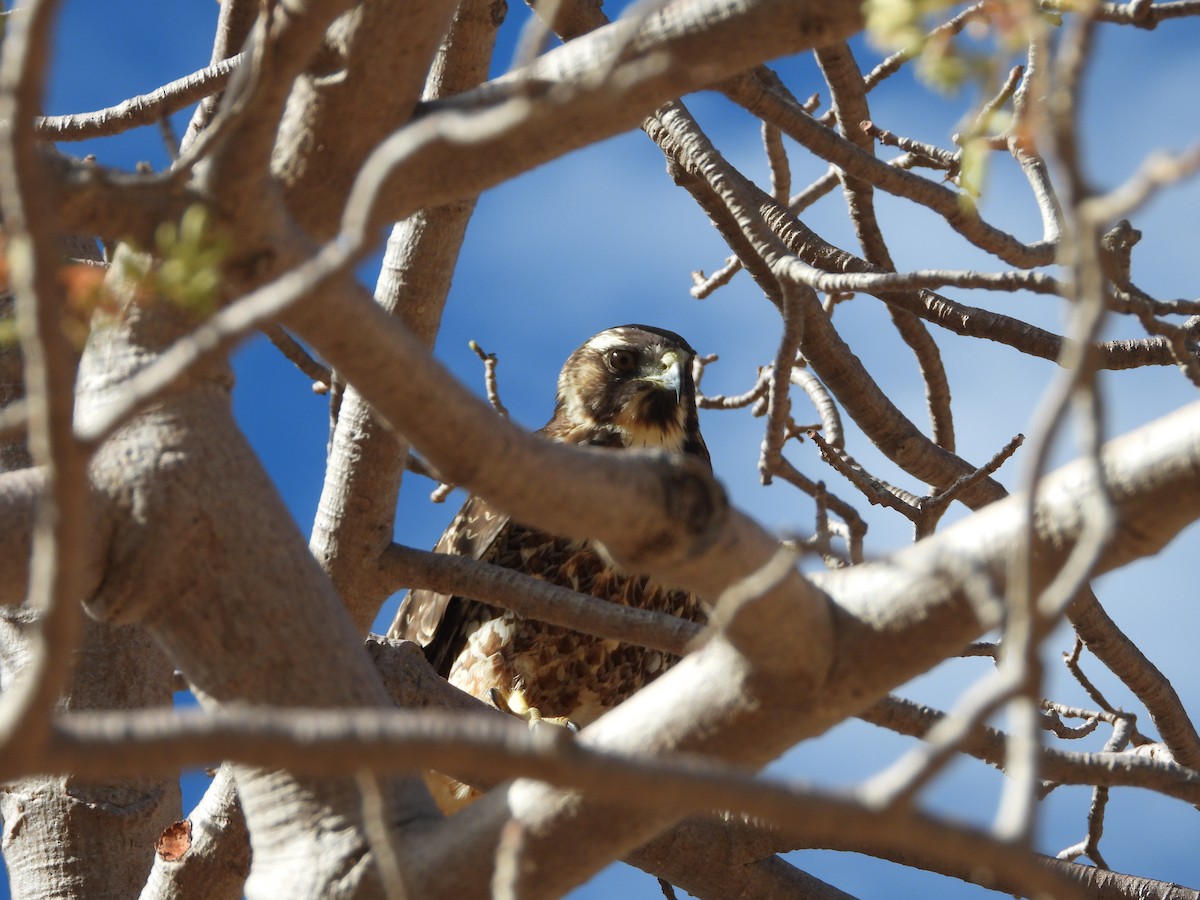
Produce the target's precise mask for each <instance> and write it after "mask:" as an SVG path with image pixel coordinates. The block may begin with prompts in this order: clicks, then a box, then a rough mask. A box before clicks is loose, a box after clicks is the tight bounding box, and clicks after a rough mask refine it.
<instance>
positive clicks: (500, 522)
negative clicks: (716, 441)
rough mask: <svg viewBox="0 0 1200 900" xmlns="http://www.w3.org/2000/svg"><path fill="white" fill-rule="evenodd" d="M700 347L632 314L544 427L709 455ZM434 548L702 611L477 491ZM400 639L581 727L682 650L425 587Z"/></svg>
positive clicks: (577, 368)
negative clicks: (633, 319)
mask: <svg viewBox="0 0 1200 900" xmlns="http://www.w3.org/2000/svg"><path fill="white" fill-rule="evenodd" d="M695 355H696V352H695V351H694V350H693V349H692V348H691V346H689V345H688V343H687V341H685V340H684V339H683V338H681V337H680V336H679V335H677V334H675V333H674V332H671V331H664V330H662V329H659V328H652V327H650V326H648V325H623V326H620V327H617V328H609V329H608V330H606V331H602V332H600V333H599V334H597V335H596V336H595V337H593V338H591V339H590V340H589V341H587V342H586V343H585V344H584V345H583V346H581V347H580V348H579V349H577V350H576V351H575V352H574V353H572V354H571V356H570V357H569V358H568V359H567V361H566V363H565V364H564V366H563V369H562V373H561V374H560V375H559V378H558V398H557V402H556V403H555V407H554V415H553V417H552V418H551V419H550V421H549V422H548V423H547V424H546V426H545V427H544V428H542V430H541V433H542V434H544V435H545V436H546V437H548V438H549V439H550V440H554V441H561V442H562V443H567V444H579V445H587V446H593V447H612V448H618V449H619V448H626V447H652V448H661V449H665V450H667V451H669V452H672V453H686V454H689V455H692V456H695V457H697V458H699V459H701V460H703V461H704V463H705V464H706V465H710V462H709V456H708V448H707V447H706V446H705V444H704V438H703V437H702V436H701V435H700V424H699V420H698V418H697V415H696V387H695V383H694V382H693V380H692V360H693V359H694V358H695ZM435 550H436V551H437V552H439V553H450V554H454V555H458V556H467V557H471V558H474V559H480V560H484V561H486V562H490V563H495V564H496V565H500V566H504V567H506V568H510V569H516V570H517V571H520V572H524V573H525V574H527V575H532V576H534V577H535V578H541V579H544V580H546V581H549V582H552V583H554V584H558V585H562V586H564V587H569V588H571V589H573V590H576V591H580V592H582V593H585V594H591V595H592V596H594V597H599V598H601V599H603V600H609V601H612V602H614V603H622V604H626V605H628V606H636V607H640V608H643V609H651V610H656V611H659V612H665V613H669V614H671V615H674V616H681V617H683V618H687V619H693V620H703V618H704V612H703V609H702V607H701V605H700V602H699V600H698V599H697V598H696V597H695V596H693V595H690V594H687V593H684V592H681V591H676V590H669V589H666V588H662V587H659V586H658V585H655V584H653V583H651V582H649V581H647V579H646V578H644V577H641V576H631V575H627V574H624V573H622V572H620V571H618V570H616V569H615V568H614V567H613V566H612V565H611V564H610V563H608V562H607V561H606V560H605V559H604V558H603V557H602V556H601V555H600V554H599V553H597V552H596V551H595V550H594V549H592V548H591V547H590V546H589V544H588V542H587V541H572V540H567V539H564V538H558V537H555V536H553V535H550V534H546V533H544V532H541V531H538V530H536V529H533V528H528V527H525V526H522V525H520V524H518V523H516V522H512V521H510V520H509V519H508V517H507V516H505V515H504V514H503V513H501V512H499V511H498V510H496V509H494V508H492V507H491V506H489V505H488V503H487V502H486V501H484V500H482V499H481V498H479V497H470V498H469V499H468V500H467V502H466V503H465V504H464V505H463V507H462V509H461V510H460V511H459V513H458V515H457V516H456V517H455V519H454V521H453V522H452V523H451V524H450V527H449V528H447V529H446V532H445V534H443V535H442V538H441V540H440V541H438V544H437V547H436V548H435ZM389 636H390V637H394V638H403V639H407V640H414V641H417V642H418V643H420V644H421V645H422V646H424V648H425V654H426V656H427V657H428V658H429V661H430V662H431V663H432V664H433V666H434V668H436V669H437V671H438V673H439V674H441V675H442V676H443V677H445V678H447V679H448V680H449V681H450V683H451V684H454V685H456V686H457V687H459V688H461V689H463V690H464V691H467V692H468V693H470V694H472V695H474V696H475V697H478V698H479V699H481V700H483V701H485V702H489V703H493V704H495V705H497V706H499V707H500V708H502V709H505V710H507V711H510V712H513V713H515V714H517V715H522V716H526V717H531V718H532V717H539V716H540V717H545V718H549V719H558V720H564V721H566V720H569V721H570V722H572V723H574V724H576V725H579V726H583V725H587V724H588V723H589V722H591V721H593V720H594V719H596V718H597V717H599V716H600V715H601V714H602V713H603V712H604V711H605V710H607V709H610V708H612V707H613V706H616V705H617V704H618V703H620V702H621V701H622V700H624V699H625V698H626V697H628V696H629V695H630V694H632V693H633V692H634V691H636V690H637V689H638V688H640V687H641V686H642V685H643V684H645V683H646V682H647V681H649V680H650V679H652V678H654V677H655V676H656V675H658V674H659V673H661V672H662V671H663V670H664V669H665V668H666V667H667V666H668V665H670V664H671V663H672V662H674V661H675V660H674V658H673V657H668V656H667V655H666V654H663V653H661V652H659V651H652V650H646V649H643V648H641V647H634V646H631V645H629V644H622V643H619V642H618V641H614V640H605V639H602V638H597V637H591V636H588V635H584V634H579V633H577V632H574V631H570V630H568V629H565V628H560V627H556V626H553V625H546V624H543V623H541V622H538V621H536V620H533V619H526V618H523V617H521V616H518V615H516V614H515V613H512V612H509V611H507V610H502V609H498V608H496V607H493V606H489V605H487V604H485V603H480V602H479V601H476V600H471V599H468V598H466V597H454V596H447V595H445V594H437V593H434V592H432V591H427V590H414V591H412V592H410V593H409V594H408V596H407V597H405V599H404V601H403V602H402V603H401V605H400V609H399V611H398V612H397V614H396V619H395V622H394V623H393V624H392V628H391V630H390V632H389Z"/></svg>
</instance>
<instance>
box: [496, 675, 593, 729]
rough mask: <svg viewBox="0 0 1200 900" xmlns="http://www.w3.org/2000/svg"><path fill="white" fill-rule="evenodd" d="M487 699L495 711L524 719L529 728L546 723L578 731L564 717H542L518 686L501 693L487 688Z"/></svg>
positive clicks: (574, 725)
mask: <svg viewBox="0 0 1200 900" xmlns="http://www.w3.org/2000/svg"><path fill="white" fill-rule="evenodd" d="M488 697H489V698H490V699H491V701H492V705H493V706H495V707H496V709H498V710H500V711H501V712H506V713H508V714H510V715H513V716H516V717H517V718H518V719H524V720H525V721H526V722H528V723H529V727H530V728H534V727H536V726H537V725H538V724H540V723H542V722H546V723H547V724H550V725H558V726H559V727H560V728H565V729H567V730H568V731H578V730H579V726H578V725H576V724H575V723H574V722H572V721H571V720H570V719H569V718H567V717H566V716H543V715H542V711H541V710H540V709H538V708H537V707H536V706H531V705H530V703H529V700H528V699H527V698H526V697H525V692H524V691H523V690H521V688H520V686H518V685H514V686H513V687H512V688H511V689H510V690H508V691H502V690H501V689H500V688H489V689H488Z"/></svg>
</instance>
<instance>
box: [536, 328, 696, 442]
mask: <svg viewBox="0 0 1200 900" xmlns="http://www.w3.org/2000/svg"><path fill="white" fill-rule="evenodd" d="M695 357H696V351H695V350H693V349H692V347H691V345H690V344H688V342H687V341H685V340H684V339H683V338H681V337H680V336H679V335H677V334H675V332H673V331H665V330H664V329H661V328H653V327H651V326H649V325H621V326H618V327H616V328H609V329H608V330H606V331H602V332H600V333H599V334H597V335H596V336H594V337H592V338H591V339H590V340H588V341H587V342H586V343H585V344H584V345H583V346H582V347H580V348H579V349H578V350H576V351H575V352H574V353H572V354H571V355H570V357H569V358H568V359H567V361H566V364H565V365H563V369H562V373H561V374H560V375H559V376H558V401H557V403H556V404H555V407H554V418H552V419H551V420H550V422H549V424H547V425H546V427H545V428H544V429H543V431H544V432H545V433H546V434H547V435H548V436H549V437H551V438H553V439H555V440H559V441H564V442H566V443H573V444H593V445H599V446H608V447H660V448H662V449H664V450H669V451H671V452H674V453H689V454H692V455H695V456H698V457H700V458H701V459H703V460H704V461H705V462H706V463H707V462H709V457H708V448H707V447H706V446H705V444H704V438H703V437H701V435H700V421H699V418H698V417H697V415H696V385H695V382H694V381H693V380H692V360H693V359H695Z"/></svg>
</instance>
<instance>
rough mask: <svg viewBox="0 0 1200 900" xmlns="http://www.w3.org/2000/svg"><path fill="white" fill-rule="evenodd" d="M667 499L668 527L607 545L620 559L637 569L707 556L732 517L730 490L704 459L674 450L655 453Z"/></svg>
mask: <svg viewBox="0 0 1200 900" xmlns="http://www.w3.org/2000/svg"><path fill="white" fill-rule="evenodd" d="M654 461H655V468H656V470H657V473H658V476H659V479H658V480H659V485H660V491H661V495H660V496H661V498H662V507H661V508H662V517H661V519H660V521H662V522H664V525H663V527H661V528H659V529H657V530H652V531H649V532H638V531H636V530H635V531H634V533H633V534H631V535H630V536H629V537H627V538H626V537H622V538H620V539H618V540H613V541H608V542H607V543H605V544H604V545H603V546H602V547H601V549H602V550H603V552H604V553H605V555H607V556H609V557H610V558H611V559H612V561H613V562H614V563H616V564H617V565H619V566H621V567H622V568H626V569H630V570H632V571H635V572H645V571H647V570H649V569H658V568H661V567H662V566H664V565H670V564H672V563H678V562H682V561H684V560H689V559H693V558H694V557H697V556H700V555H701V554H703V553H704V552H705V551H706V550H707V549H708V548H709V547H710V546H712V544H713V542H714V541H716V539H717V536H718V535H719V534H720V533H721V529H722V528H723V527H724V525H725V522H726V520H727V519H728V518H729V498H728V497H727V496H726V494H725V489H724V488H723V487H722V486H721V485H720V483H718V482H717V481H716V480H715V479H714V478H713V477H712V475H711V474H710V473H709V471H708V469H707V468H706V467H705V466H704V465H703V464H702V463H700V462H699V461H697V460H695V459H693V458H691V457H687V456H681V455H679V454H674V453H655V454H654Z"/></svg>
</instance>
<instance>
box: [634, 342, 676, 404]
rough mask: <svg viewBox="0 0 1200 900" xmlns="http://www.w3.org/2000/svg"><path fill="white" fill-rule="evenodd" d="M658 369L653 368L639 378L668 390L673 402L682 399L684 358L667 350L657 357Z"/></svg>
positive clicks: (673, 351)
mask: <svg viewBox="0 0 1200 900" xmlns="http://www.w3.org/2000/svg"><path fill="white" fill-rule="evenodd" d="M656 362H657V366H658V371H654V370H653V369H652V370H651V371H650V372H647V373H646V374H644V375H642V377H641V378H640V379H639V380H640V381H644V382H646V383H647V384H650V385H653V386H654V387H656V388H661V389H662V390H664V391H670V392H671V393H672V394H674V395H675V402H676V403H678V402H679V401H680V400H682V399H683V364H684V358H683V356H681V355H680V354H679V353H678V352H677V351H675V350H667V351H666V352H665V353H663V355H662V356H660V357H659V358H658V360H657V361H656Z"/></svg>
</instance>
